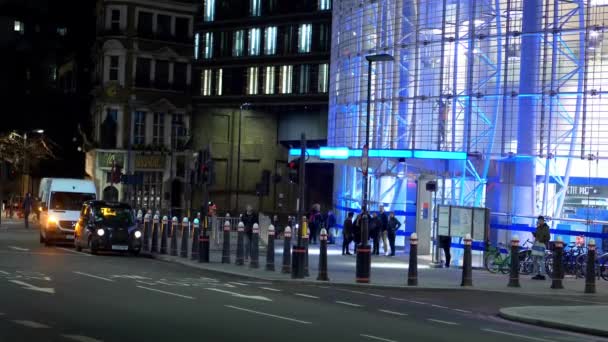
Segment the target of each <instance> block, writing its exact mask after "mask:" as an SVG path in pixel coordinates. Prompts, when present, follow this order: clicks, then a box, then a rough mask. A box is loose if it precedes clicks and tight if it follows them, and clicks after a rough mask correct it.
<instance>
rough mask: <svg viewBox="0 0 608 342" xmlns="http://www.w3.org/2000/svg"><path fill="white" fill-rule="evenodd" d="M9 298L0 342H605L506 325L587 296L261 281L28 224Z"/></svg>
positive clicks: (10, 253)
mask: <svg viewBox="0 0 608 342" xmlns="http://www.w3.org/2000/svg"><path fill="white" fill-rule="evenodd" d="M5 227H6V225H5ZM260 272H263V271H262V270H260ZM0 298H1V299H2V300H1V301H0V341H82V342H95V341H162V342H168V341H171V342H176V341H289V342H295V341H306V342H309V341H348V342H352V341H385V342H391V341H492V342H498V341H541V342H543V341H556V342H557V341H561V342H563V341H604V339H601V338H596V337H591V336H586V335H580V334H571V333H567V332H563V331H558V330H549V329H543V328H537V327H534V326H529V325H522V324H515V323H511V322H507V321H504V320H502V319H499V318H497V317H496V313H497V311H498V308H500V307H503V306H517V305H536V304H539V305H576V303H578V304H580V302H579V301H580V300H583V301H584V298H580V297H572V298H560V299H556V298H551V297H549V296H546V297H541V296H518V295H512V294H502V293H490V292H483V291H479V292H477V291H458V290H454V291H445V290H444V291H438V290H423V289H402V290H399V289H378V288H361V287H356V286H336V285H329V284H328V285H327V286H326V285H316V284H315V285H310V284H307V285H302V284H294V283H285V282H261V281H256V280H253V279H248V278H243V277H236V276H229V275H223V274H219V273H213V272H206V271H202V270H195V269H191V268H188V267H185V266H181V265H176V264H171V263H166V262H161V261H156V260H152V259H148V258H144V257H130V256H123V255H100V256H91V255H89V254H87V253H78V252H76V251H74V250H73V249H72V248H70V247H69V246H55V247H44V246H41V245H40V244H39V243H38V233H37V231H36V230H35V229H31V230H29V231H27V230H25V229H23V228H22V227H20V226H19V225H12V226H11V225H9V229H8V230H6V229H4V230H0ZM607 301H608V300H607ZM573 303H575V304H573ZM556 309H558V308H556Z"/></svg>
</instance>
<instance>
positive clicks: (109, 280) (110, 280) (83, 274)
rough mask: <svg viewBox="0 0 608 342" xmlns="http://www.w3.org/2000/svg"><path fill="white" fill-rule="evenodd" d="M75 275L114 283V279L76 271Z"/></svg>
mask: <svg viewBox="0 0 608 342" xmlns="http://www.w3.org/2000/svg"><path fill="white" fill-rule="evenodd" d="M74 273H76V274H80V275H82V276H85V277H91V278H95V279H100V280H105V281H108V282H111V283H113V282H114V280H112V279H109V278H104V277H100V276H96V275H94V274H89V273H84V272H80V271H74Z"/></svg>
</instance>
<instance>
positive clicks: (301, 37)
mask: <svg viewBox="0 0 608 342" xmlns="http://www.w3.org/2000/svg"><path fill="white" fill-rule="evenodd" d="M311 42H312V25H311V24H301V25H300V28H299V30H298V52H299V53H308V52H310V44H311Z"/></svg>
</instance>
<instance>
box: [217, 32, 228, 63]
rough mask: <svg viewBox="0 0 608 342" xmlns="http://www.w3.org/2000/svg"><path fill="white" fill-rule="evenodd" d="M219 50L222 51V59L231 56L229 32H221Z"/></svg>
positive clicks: (220, 52)
mask: <svg viewBox="0 0 608 342" xmlns="http://www.w3.org/2000/svg"><path fill="white" fill-rule="evenodd" d="M219 49H220V51H219V54H220V57H227V56H230V39H229V32H226V31H222V32H220V44H219Z"/></svg>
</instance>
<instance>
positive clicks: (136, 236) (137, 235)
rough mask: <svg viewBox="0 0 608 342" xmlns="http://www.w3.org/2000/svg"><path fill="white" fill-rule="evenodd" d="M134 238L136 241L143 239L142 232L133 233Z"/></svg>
mask: <svg viewBox="0 0 608 342" xmlns="http://www.w3.org/2000/svg"><path fill="white" fill-rule="evenodd" d="M133 236H135V238H136V239H139V238H140V237H141V232H140V231H139V230H136V231H135V233H133Z"/></svg>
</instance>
